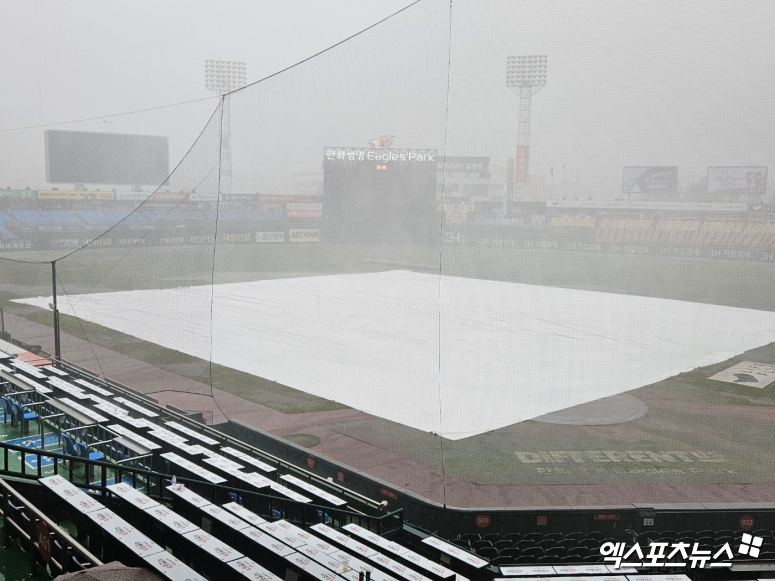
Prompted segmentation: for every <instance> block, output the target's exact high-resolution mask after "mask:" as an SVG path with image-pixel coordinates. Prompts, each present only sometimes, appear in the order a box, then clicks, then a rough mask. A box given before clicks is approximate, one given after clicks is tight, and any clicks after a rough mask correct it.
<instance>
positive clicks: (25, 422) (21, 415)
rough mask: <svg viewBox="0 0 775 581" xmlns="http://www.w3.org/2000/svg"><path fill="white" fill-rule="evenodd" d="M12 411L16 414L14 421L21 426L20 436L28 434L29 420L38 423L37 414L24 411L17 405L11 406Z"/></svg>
mask: <svg viewBox="0 0 775 581" xmlns="http://www.w3.org/2000/svg"><path fill="white" fill-rule="evenodd" d="M13 410H14V412H15V414H16V421H17V422H19V423H20V424H21V428H22V429H21V433H22V435H24V434H29V433H30V420H35V421H40V420H38V414H36V413H34V412H28V411H26V410H25V409H24V408H23V407H22V406H21V405H19V404H18V403H15V404H13Z"/></svg>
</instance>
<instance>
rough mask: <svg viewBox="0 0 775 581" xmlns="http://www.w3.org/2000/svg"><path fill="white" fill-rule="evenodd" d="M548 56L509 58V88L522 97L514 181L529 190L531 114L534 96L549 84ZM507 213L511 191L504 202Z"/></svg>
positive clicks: (507, 65) (520, 98)
mask: <svg viewBox="0 0 775 581" xmlns="http://www.w3.org/2000/svg"><path fill="white" fill-rule="evenodd" d="M547 61H548V57H547V56H546V55H545V54H537V55H519V56H508V57H506V86H507V87H508V88H509V89H511V90H512V91H514V92H515V93H517V94H518V95H519V125H518V126H517V156H516V164H515V170H514V173H515V175H514V182H515V183H516V185H517V186H518V187H521V188H522V189H523V191H524V190H526V189H527V186H528V181H529V178H530V111H531V109H530V108H531V101H532V98H533V95H535V94H536V93H537V92H538V91H540V90H541V88H542V87H544V86H545V85H546V69H547ZM503 206H504V213H505V212H507V211H508V192H507V194H506V199H504V204H503Z"/></svg>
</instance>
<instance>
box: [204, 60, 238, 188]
mask: <svg viewBox="0 0 775 581" xmlns="http://www.w3.org/2000/svg"><path fill="white" fill-rule="evenodd" d="M246 78H247V64H246V63H243V62H239V61H221V60H206V61H205V89H207V90H208V91H211V92H213V93H216V94H217V95H218V96H219V97H221V98H222V103H221V107H222V110H221V116H222V117H221V168H220V180H219V184H220V188H219V190H220V191H219V192H218V193H229V192H230V191H231V121H230V115H229V113H230V111H229V109H230V108H229V95H228V93H231V92H232V91H236V90H237V89H239V88H241V87H244V86H245V84H246Z"/></svg>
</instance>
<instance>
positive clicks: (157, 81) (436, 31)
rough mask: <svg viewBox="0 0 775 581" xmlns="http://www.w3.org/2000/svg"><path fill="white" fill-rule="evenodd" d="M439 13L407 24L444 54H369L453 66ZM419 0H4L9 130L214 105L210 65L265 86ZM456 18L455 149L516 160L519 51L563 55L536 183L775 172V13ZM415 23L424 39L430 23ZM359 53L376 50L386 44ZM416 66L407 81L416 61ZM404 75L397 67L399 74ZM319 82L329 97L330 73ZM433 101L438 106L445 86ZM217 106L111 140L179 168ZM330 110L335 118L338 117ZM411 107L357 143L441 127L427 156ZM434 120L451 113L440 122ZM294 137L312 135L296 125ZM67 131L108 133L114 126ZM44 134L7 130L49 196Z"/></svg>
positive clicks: (538, 120) (577, 7) (616, 7)
mask: <svg viewBox="0 0 775 581" xmlns="http://www.w3.org/2000/svg"><path fill="white" fill-rule="evenodd" d="M429 3H435V4H438V5H439V7H441V8H442V10H428V9H426V7H425V6H419V7H413V8H410V9H409V11H407V13H405V16H407V17H408V16H411V15H412V14H414V15H416V17H417V18H432V19H433V20H434V21H433V22H424V23H422V25H423V26H425V27H426V29H427V31H428V39H430V40H429V42H432V43H433V46H427V47H423V45H422V42H418V39H417V38H415V37H411V38H410V37H406V38H402V36H401V34H400V33H399V32H396V33H394V34H390V35H383V36H379V35H375V38H379V41H380V42H381V43H383V45H382V47H384V51H382V50H381V47H380V46H372V47H371V48H370V49H369V50H370V51H372V52H373V54H372V55H371V58H372V59H373V63H374V66H375V67H379V65H380V60H379V56H380V54H381V52H390V51H389V48H390V47H389V46H387V45H389V44H393V43H395V45H396V47H394V48H392V49H391V50H392V51H393V53H394V54H399V53H400V51H401V48H400V47H401V43H405V45H406V46H417V47H420V48H418V50H425V51H427V52H433V53H434V58H426V59H424V60H423V63H424V66H428V63H437V62H438V60H436V59H435V57H438V56H444V57H445V58H446V56H447V55H446V54H445V53H446V49H447V47H446V46H445V44H444V42H445V39H446V38H448V35H449V26H448V22H445V21H444V17H443V13H444V12H445V10H446V7H447V3H445V2H436V0H425V1H424V3H423V4H429ZM406 4H408V2H406V0H403V1H402V2H398V1H394V2H380V3H374V2H369V3H364V2H357V1H355V0H350V1H346V0H336V1H334V0H327V1H326V2H323V3H321V2H313V1H306V2H303V1H299V0H294V1H288V2H282V3H279V2H259V3H251V2H227V3H220V2H164V3H154V2H133V3H131V4H130V3H125V4H121V5H116V4H109V5H106V4H103V3H98V2H95V1H82V2H70V3H67V4H61V3H53V2H40V3H36V4H35V5H30V4H18V3H13V2H10V1H3V2H1V3H0V6H1V7H2V12H3V16H4V22H5V24H6V27H5V33H4V42H3V44H4V50H3V56H4V58H3V59H0V78H2V79H3V91H0V129H4V128H12V127H18V126H24V125H33V124H43V123H51V122H56V121H61V120H67V119H76V118H85V117H92V116H97V115H104V114H109V113H116V112H121V111H129V110H133V109H140V108H144V107H152V106H157V105H163V104H167V103H174V102H177V101H186V100H191V99H197V98H202V97H207V96H208V95H209V93H207V92H206V91H205V90H204V88H203V61H204V60H205V59H207V58H222V59H229V60H244V61H247V63H248V78H249V80H250V81H252V80H255V79H258V78H261V77H264V76H266V75H268V74H271V73H272V72H274V71H277V70H280V69H282V68H284V67H286V66H288V65H289V64H292V63H294V62H297V61H299V60H301V59H303V58H305V57H307V56H309V55H311V54H313V53H315V52H317V51H319V50H321V49H322V48H325V47H326V46H328V45H331V44H334V43H335V42H337V41H339V40H341V39H342V38H344V37H346V36H349V35H350V34H352V33H354V32H356V31H357V30H360V29H362V28H364V27H366V26H368V25H370V24H372V23H373V22H376V21H378V20H380V19H381V18H383V17H385V16H386V15H388V14H390V13H392V12H394V11H396V10H398V9H399V8H401V7H402V6H405V5H406ZM117 6H118V7H117ZM412 11H414V12H412ZM452 21H453V25H452V28H451V33H452V49H451V51H450V54H449V60H450V62H451V69H450V91H449V110H448V113H447V112H446V111H445V112H439V113H445V114H448V119H449V127H450V129H451V130H450V131H449V132H448V134H447V135H446V146H447V153H448V154H452V155H455V154H457V155H489V156H491V157H492V158H493V162H494V163H504V162H505V159H506V158H508V157H513V151H514V147H515V145H516V131H517V111H518V99H517V98H516V96H515V95H514V94H513V93H511V92H510V91H509V90H508V89H507V88H506V87H505V61H506V56H507V55H509V54H546V55H548V57H549V68H548V83H547V86H546V87H545V88H543V89H542V90H541V91H540V92H539V93H538V94H537V95H536V96H535V97H534V99H533V118H532V119H533V124H532V142H531V144H532V153H531V155H532V158H531V174H533V175H538V176H543V177H546V178H547V179H548V178H549V168H550V167H554V168H555V170H554V180H555V192H557V191H558V189H559V188H561V180H562V179H563V177H565V179H566V181H567V184H568V185H567V188H568V190H569V193H570V192H572V191H573V190H574V189H575V179H576V178H575V176H576V168H578V175H579V182H580V184H581V192H582V193H584V192H585V191H586V189H585V188H592V189H594V190H600V191H605V192H608V193H611V194H613V193H615V192H616V188H617V184H620V183H621V172H622V166H624V165H677V166H679V167H680V169H679V177H680V180H681V181H682V182H684V183H685V182H687V181H689V180H696V179H699V178H701V177H703V176H704V175H705V171H706V168H707V166H709V165H767V166H770V167H771V168H772V167H775V157H774V156H775V153H774V152H775V116H774V115H773V113H772V112H771V105H770V103H771V101H772V94H773V89H774V88H775V82H774V81H773V72H775V51H773V50H772V38H771V37H772V30H773V29H775V26H774V25H775V4H773V3H772V2H766V1H763V0H762V1H759V2H755V1H752V2H746V3H739V2H730V1H712V2H703V3H702V4H701V5H698V4H697V3H693V2H681V3H675V2H670V1H652V0H649V1H648V2H646V1H639V2H632V1H630V2H618V1H593V2H584V3H569V2H558V1H549V2H546V1H543V0H541V1H538V0H526V1H490V0H487V1H477V2H474V1H471V0H456V1H455V2H454V3H453V9H452ZM396 30H397V29H396ZM407 30H408V32H407V34H408V35H416V34H418V28H417V27H414V28H410V29H407ZM359 42H360V43H361V46H368V37H367V38H362V39H361V40H360V41H359ZM346 48H347V47H343V50H345V51H346ZM353 58H354V57H353ZM420 60H422V59H420ZM346 62H347V61H345V62H344V64H342V67H346V66H347V64H346ZM312 64H314V63H312ZM385 66H386V68H390V65H385ZM401 66H402V67H404V70H407V68H409V67H412V62H411V61H410V60H407V62H405V63H401ZM434 66H436V65H434ZM442 66H443V65H442ZM354 69H355V70H359V69H358V67H354ZM308 70H312V69H308ZM319 70H322V71H325V70H326V69H325V67H321V68H320V69H319ZM331 70H332V71H333V70H337V71H339V70H340V69H334V68H332V69H331ZM400 70H401V69H399V68H397V67H394V70H393V73H391V74H397V71H400ZM345 72H346V69H345ZM444 73H446V71H444ZM309 74H312V73H309ZM444 76H445V75H444ZM407 78H408V79H411V80H412V82H413V83H415V85H413V86H408V87H407V92H411V91H417V88H416V79H414V78H413V77H412V75H407ZM434 78H435V77H434ZM314 82H315V84H316V86H317V87H318V88H323V87H324V86H325V83H326V76H325V75H322V76H318V77H315V79H314ZM350 82H351V83H352V85H351V86H352V88H353V93H354V94H357V92H358V91H364V90H366V89H365V88H364V86H363V83H365V82H366V80H364V79H363V78H362V77H361V78H360V79H359V78H357V77H354V78H352V79H351V80H350ZM407 82H408V81H407ZM359 83H360V85H359ZM338 86H339V87H341V88H342V90H343V91H344V90H346V88H347V87H346V86H344V87H342V86H341V85H338ZM302 88H303V87H302ZM436 88H438V87H436ZM432 93H433V97H432V101H433V103H432V106H433V107H436V106H437V104H438V99H437V94H438V93H437V92H436V91H432ZM278 98H279V97H278ZM216 104H217V102H216V100H215V99H212V100H209V101H203V102H200V103H195V104H191V105H184V106H180V107H175V108H171V109H164V110H161V111H156V112H151V113H145V114H139V115H131V116H125V117H117V118H115V119H112V120H113V121H114V122H115V123H114V124H113V125H112V126H111V127H110V129H111V130H112V131H114V132H121V133H135V132H138V133H150V134H164V135H169V137H170V148H171V151H170V160H171V163H172V164H173V165H174V164H175V163H176V162H177V160H178V159H179V158H180V156H182V155H183V154H184V152H185V151H186V150H187V148H188V146H189V145H190V144H191V143H192V142H193V140H194V139H195V138H196V136H197V134H198V133H199V131H201V129H202V127H203V126H204V124H205V123H206V122H207V119H208V118H209V117H210V115H211V114H212V112H213V110H214V109H215V107H216ZM323 104H325V102H324V103H322V104H318V107H319V109H318V110H316V111H315V112H316V113H317V114H318V115H325V114H326V110H325V107H323ZM444 105H446V104H444V103H442V104H441V105H439V106H441V107H443V106H444ZM397 111H398V106H397V105H395V104H394V105H393V109H391V103H390V102H387V101H386V102H385V104H384V107H383V111H382V114H381V115H380V116H379V121H380V122H379V123H375V124H373V125H369V124H368V123H364V124H363V125H362V131H361V132H360V133H364V135H362V136H360V133H358V137H356V136H355V133H354V134H353V136H352V137H351V139H353V140H358V139H359V140H360V141H358V142H357V143H353V144H352V145H363V146H365V145H367V141H368V139H371V138H373V137H376V136H377V135H378V134H395V135H396V141H395V145H394V146H396V147H426V146H427V147H439V143H436V142H434V143H431V141H436V135H435V133H434V136H433V138H430V137H429V138H428V141H429V143H427V145H426V144H424V143H416V141H417V140H416V139H415V140H414V141H413V142H409V141H408V137H407V136H409V135H411V134H412V130H413V127H414V124H413V123H411V121H412V120H413V119H414V120H416V122H417V124H422V123H424V122H427V119H428V109H427V108H424V107H420V106H418V107H417V109H416V111H411V110H410V111H407V110H406V103H404V102H402V103H401V123H396V124H395V126H392V127H391V126H389V125H390V119H391V113H393V114H396V115H397ZM361 113H363V112H361ZM413 115H414V117H413ZM433 118H434V119H438V116H437V115H436V113H435V112H434V114H433ZM331 122H333V121H331ZM383 126H384V127H383ZM289 127H295V124H294V123H293V122H290V121H289ZM59 128H61V129H76V128H77V129H81V130H92V131H105V130H107V128H108V127H107V125H106V124H104V123H103V122H102V120H97V121H93V122H81V123H80V124H73V125H65V126H60V127H59ZM359 128H360V126H359ZM43 130H44V129H43V128H40V129H33V130H26V131H13V132H0V155H2V159H3V161H2V163H0V187H5V186H6V185H10V186H11V187H24V186H31V187H45V175H44V165H43V146H42V134H43ZM402 130H403V135H401V131H402ZM366 131H370V132H373V133H375V134H374V135H372V134H368V135H366V134H365V133H366ZM402 137H403V141H402ZM329 145H330V144H329ZM338 145H345V144H341V143H340V144H338ZM441 146H443V143H441ZM299 165H300V166H295V167H294V170H295V171H297V170H299V169H303V166H309V167H308V168H307V169H315V167H316V162H315V160H312V159H309V160H306V159H305V160H302V162H300V164H299ZM317 165H319V161H318V162H317ZM563 165H565V168H566V169H565V171H564V172H563V170H562V166H563ZM580 197H581V196H580Z"/></svg>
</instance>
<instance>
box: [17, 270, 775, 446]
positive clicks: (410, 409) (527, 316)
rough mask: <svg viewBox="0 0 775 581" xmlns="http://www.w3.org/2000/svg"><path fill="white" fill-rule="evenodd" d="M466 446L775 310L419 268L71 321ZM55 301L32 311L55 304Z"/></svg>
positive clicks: (70, 306) (649, 370)
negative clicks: (210, 362)
mask: <svg viewBox="0 0 775 581" xmlns="http://www.w3.org/2000/svg"><path fill="white" fill-rule="evenodd" d="M211 298H212V307H213V309H212V313H213V315H212V360H213V362H214V363H217V364H220V365H225V366H228V367H232V368H235V369H239V370H240V371H244V372H246V373H250V374H253V375H256V376H260V377H264V378H267V379H270V380H273V381H277V382H279V383H281V384H284V385H288V386H290V387H293V388H296V389H299V390H302V391H305V392H308V393H311V394H314V395H317V396H320V397H323V398H327V399H331V400H335V401H338V402H342V403H344V404H346V405H348V406H351V407H353V408H356V409H359V410H363V411H365V412H367V413H370V414H373V415H375V416H379V417H382V418H386V419H388V420H392V421H394V422H398V423H401V424H404V425H406V426H411V427H413V428H416V429H418V430H423V431H426V432H430V431H432V432H435V433H438V434H441V435H443V436H444V437H446V438H449V439H453V440H457V439H461V438H466V437H469V436H473V435H476V434H480V433H482V432H486V431H489V430H493V429H497V428H500V427H503V426H507V425H510V424H513V423H516V422H521V421H524V420H529V419H531V418H535V417H537V416H541V415H544V414H547V413H550V412H554V411H557V410H560V409H565V408H568V407H571V406H574V405H578V404H582V403H586V402H589V401H593V400H596V399H599V398H603V397H607V396H611V395H614V394H618V393H622V392H625V391H629V390H631V389H635V388H638V387H642V386H644V385H648V384H651V383H654V382H656V381H659V380H661V379H665V378H667V377H671V376H673V375H676V374H678V373H680V372H684V371H688V370H691V369H693V368H695V367H699V366H705V365H710V364H712V363H717V362H719V361H723V360H726V359H728V358H730V357H732V356H734V355H738V354H740V353H742V352H744V351H746V350H748V349H751V348H754V347H757V346H760V345H764V344H767V343H770V342H772V341H775V314H773V313H769V312H764V311H755V310H749V309H740V308H732V307H723V306H716V305H708V304H700V303H691V302H683V301H674V300H666V299H653V298H645V297H639V296H629V295H617V294H609V293H601V292H591V291H580V290H571V289H563V288H554V287H543V286H531V285H524V284H515V283H505V282H496V281H487V280H476V279H469V278H456V277H448V276H438V275H432V274H419V273H415V272H407V271H390V272H381V273H374V274H346V275H331V276H310V277H303V278H287V279H278V280H263V281H257V282H247V283H234V284H220V285H215V286H193V287H182V288H173V289H166V290H142V291H127V292H111V293H100V294H88V295H77V296H76V295H73V296H69V297H64V298H60V301H59V306H60V309H61V312H62V313H63V314H68V315H77V316H78V317H80V318H82V319H85V320H88V321H91V322H93V323H98V324H100V325H103V326H105V327H109V328H111V329H115V330H118V331H121V332H122V333H126V334H128V335H133V336H135V337H139V338H141V339H144V340H146V341H150V342H153V343H156V344H159V345H163V346H164V347H167V348H170V349H176V350H178V351H182V352H184V353H187V354H190V355H193V356H196V357H199V358H202V359H205V360H206V359H208V358H209V357H210V349H211V341H210V339H211V334H210V332H211V321H210V319H209V318H208V317H202V316H201V313H209V312H210V302H211ZM50 300H51V299H50V297H43V298H30V299H24V300H21V301H19V302H23V303H26V304H30V305H36V306H39V307H41V308H48V304H49V302H50Z"/></svg>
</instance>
